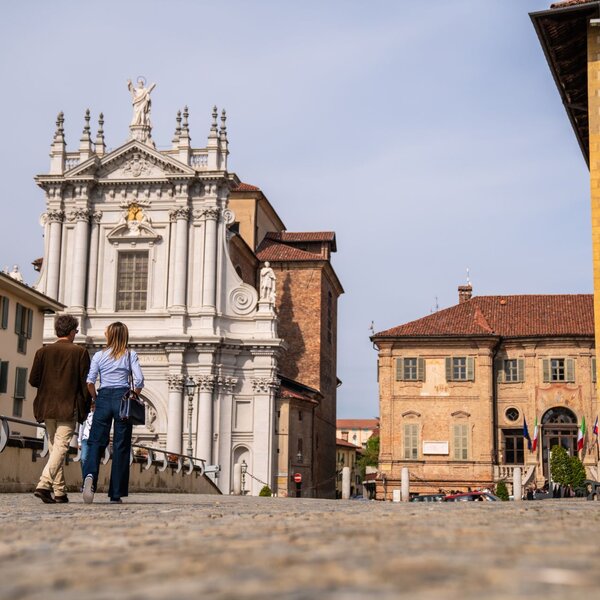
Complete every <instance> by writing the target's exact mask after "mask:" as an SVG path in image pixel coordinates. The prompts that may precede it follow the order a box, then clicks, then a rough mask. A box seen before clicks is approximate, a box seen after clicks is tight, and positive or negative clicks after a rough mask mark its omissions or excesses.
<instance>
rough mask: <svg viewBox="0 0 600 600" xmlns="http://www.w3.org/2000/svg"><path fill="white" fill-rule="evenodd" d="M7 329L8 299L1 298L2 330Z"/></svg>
mask: <svg viewBox="0 0 600 600" xmlns="http://www.w3.org/2000/svg"><path fill="white" fill-rule="evenodd" d="M7 328H8V298H7V297H6V296H2V329H7Z"/></svg>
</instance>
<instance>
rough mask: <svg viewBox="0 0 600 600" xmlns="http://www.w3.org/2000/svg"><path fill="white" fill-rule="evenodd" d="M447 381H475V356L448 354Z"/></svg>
mask: <svg viewBox="0 0 600 600" xmlns="http://www.w3.org/2000/svg"><path fill="white" fill-rule="evenodd" d="M446 381H475V358H474V357H473V356H447V357H446Z"/></svg>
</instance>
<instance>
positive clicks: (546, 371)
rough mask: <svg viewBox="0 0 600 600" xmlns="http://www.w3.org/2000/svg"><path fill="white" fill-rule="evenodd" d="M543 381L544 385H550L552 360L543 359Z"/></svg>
mask: <svg viewBox="0 0 600 600" xmlns="http://www.w3.org/2000/svg"><path fill="white" fill-rule="evenodd" d="M542 381H543V382H544V383H550V359H549V358H543V359H542Z"/></svg>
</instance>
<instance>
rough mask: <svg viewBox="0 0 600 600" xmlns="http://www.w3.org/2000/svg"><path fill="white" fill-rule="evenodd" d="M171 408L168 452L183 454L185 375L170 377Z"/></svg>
mask: <svg viewBox="0 0 600 600" xmlns="http://www.w3.org/2000/svg"><path fill="white" fill-rule="evenodd" d="M167 381H168V383H169V406H168V414H167V450H168V451H169V452H175V453H177V454H181V443H182V437H183V381H184V377H183V375H180V374H177V375H169V376H168V378H167Z"/></svg>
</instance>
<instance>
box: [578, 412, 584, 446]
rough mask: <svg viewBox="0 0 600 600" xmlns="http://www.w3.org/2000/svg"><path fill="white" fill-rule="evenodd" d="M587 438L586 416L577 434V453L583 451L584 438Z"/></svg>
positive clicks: (582, 419) (582, 418)
mask: <svg viewBox="0 0 600 600" xmlns="http://www.w3.org/2000/svg"><path fill="white" fill-rule="evenodd" d="M584 437H585V416H583V417H581V425H580V426H579V431H578V432H577V452H580V451H581V450H583V438H584Z"/></svg>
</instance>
